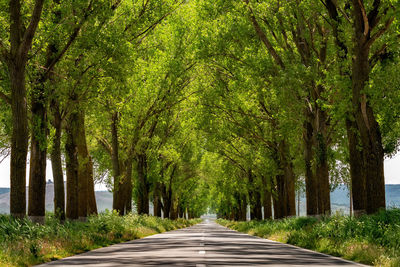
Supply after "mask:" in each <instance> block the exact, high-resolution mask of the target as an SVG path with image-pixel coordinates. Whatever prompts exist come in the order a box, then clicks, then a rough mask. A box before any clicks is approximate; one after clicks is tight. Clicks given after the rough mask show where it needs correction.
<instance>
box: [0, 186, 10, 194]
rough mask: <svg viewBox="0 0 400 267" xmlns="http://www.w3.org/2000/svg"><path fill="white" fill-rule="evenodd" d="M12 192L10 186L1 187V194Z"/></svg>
mask: <svg viewBox="0 0 400 267" xmlns="http://www.w3.org/2000/svg"><path fill="white" fill-rule="evenodd" d="M8 192H10V188H5V187H0V195H1V194H5V193H8Z"/></svg>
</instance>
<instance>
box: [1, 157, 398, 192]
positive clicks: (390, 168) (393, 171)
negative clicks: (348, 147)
mask: <svg viewBox="0 0 400 267" xmlns="http://www.w3.org/2000/svg"><path fill="white" fill-rule="evenodd" d="M28 158H29V157H28ZM46 171H47V173H46V177H47V180H49V179H50V180H53V172H52V171H51V162H50V161H49V160H48V161H47V170H46ZM26 172H27V175H26V177H27V182H26V184H28V179H29V175H28V174H29V165H28V166H27V170H26ZM385 183H386V184H400V153H398V154H396V155H395V156H394V157H393V158H391V159H386V160H385ZM0 187H10V158H6V159H4V161H3V162H2V163H0ZM95 189H96V190H107V189H106V187H105V185H102V184H96V186H95Z"/></svg>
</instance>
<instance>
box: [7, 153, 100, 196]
mask: <svg viewBox="0 0 400 267" xmlns="http://www.w3.org/2000/svg"><path fill="white" fill-rule="evenodd" d="M28 159H29V155H28ZM49 179H50V180H53V172H52V170H51V161H50V160H47V168H46V180H49ZM64 179H65V178H64ZM28 180H29V164H28V165H27V168H26V184H27V185H28V184H29V181H28ZM0 187H10V157H7V158H6V159H4V161H3V162H2V163H0ZM95 190H97V191H104V190H107V188H106V186H105V185H102V184H96V185H95Z"/></svg>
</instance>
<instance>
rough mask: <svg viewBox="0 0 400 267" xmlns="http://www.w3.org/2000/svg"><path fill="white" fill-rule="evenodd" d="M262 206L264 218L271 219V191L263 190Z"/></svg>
mask: <svg viewBox="0 0 400 267" xmlns="http://www.w3.org/2000/svg"><path fill="white" fill-rule="evenodd" d="M263 206H264V220H267V219H272V201H271V192H269V191H267V190H265V191H264V197H263Z"/></svg>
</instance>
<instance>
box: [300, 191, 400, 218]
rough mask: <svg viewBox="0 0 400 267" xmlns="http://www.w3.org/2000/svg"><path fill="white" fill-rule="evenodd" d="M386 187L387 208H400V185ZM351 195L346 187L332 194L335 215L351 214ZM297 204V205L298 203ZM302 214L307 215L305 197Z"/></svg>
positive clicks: (301, 205)
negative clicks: (337, 213)
mask: <svg viewBox="0 0 400 267" xmlns="http://www.w3.org/2000/svg"><path fill="white" fill-rule="evenodd" d="M385 187H386V206H387V207H397V208H400V184H387V185H385ZM349 196H350V194H349V190H348V189H347V187H345V186H339V187H338V188H336V189H335V190H334V191H333V192H331V205H332V211H333V213H336V212H339V213H343V214H349V213H350V208H349V207H350V197H349ZM296 204H297V203H296ZM300 214H301V215H305V214H306V199H305V196H302V197H301V198H300Z"/></svg>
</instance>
